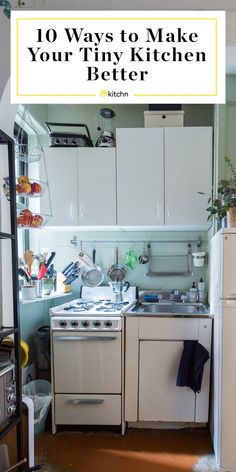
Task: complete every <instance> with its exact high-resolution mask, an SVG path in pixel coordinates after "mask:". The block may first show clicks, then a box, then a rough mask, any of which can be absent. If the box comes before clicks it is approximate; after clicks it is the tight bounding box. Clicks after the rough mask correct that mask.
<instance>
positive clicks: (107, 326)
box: [104, 320, 112, 328]
mask: <svg viewBox="0 0 236 472" xmlns="http://www.w3.org/2000/svg"><path fill="white" fill-rule="evenodd" d="M104 325H105V326H106V328H111V326H112V321H110V320H108V321H105V323H104Z"/></svg>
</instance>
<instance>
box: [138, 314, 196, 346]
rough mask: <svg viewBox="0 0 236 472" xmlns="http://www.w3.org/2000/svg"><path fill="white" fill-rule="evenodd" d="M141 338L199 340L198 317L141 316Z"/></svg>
mask: <svg viewBox="0 0 236 472" xmlns="http://www.w3.org/2000/svg"><path fill="white" fill-rule="evenodd" d="M139 339H164V340H165V339H166V340H171V339H173V340H183V341H184V340H192V341H194V340H197V339H198V319H197V318H195V319H189V318H139Z"/></svg>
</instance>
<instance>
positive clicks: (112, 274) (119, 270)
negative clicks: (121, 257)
mask: <svg viewBox="0 0 236 472" xmlns="http://www.w3.org/2000/svg"><path fill="white" fill-rule="evenodd" d="M107 275H108V277H109V278H110V280H111V281H112V282H122V281H123V280H125V277H126V275H127V270H126V268H125V267H124V266H122V265H120V264H118V247H117V248H116V263H115V264H112V266H111V267H110V268H109V269H108V272H107Z"/></svg>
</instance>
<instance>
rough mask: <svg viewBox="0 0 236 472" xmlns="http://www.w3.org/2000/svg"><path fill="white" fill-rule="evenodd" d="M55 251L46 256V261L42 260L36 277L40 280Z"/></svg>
mask: <svg viewBox="0 0 236 472" xmlns="http://www.w3.org/2000/svg"><path fill="white" fill-rule="evenodd" d="M55 255H56V253H55V251H53V252H51V254H50V256H49V257H48V258H47V260H46V262H42V263H41V265H40V269H39V274H38V279H39V280H41V279H42V278H43V277H45V275H46V272H47V270H48V267H49V266H50V264H51V262H52V261H53V259H54V257H55Z"/></svg>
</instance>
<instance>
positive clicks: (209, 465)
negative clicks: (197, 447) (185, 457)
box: [193, 454, 217, 472]
mask: <svg viewBox="0 0 236 472" xmlns="http://www.w3.org/2000/svg"><path fill="white" fill-rule="evenodd" d="M193 472H217V468H216V460H215V456H214V454H209V455H207V456H203V457H201V458H200V459H199V461H198V462H197V464H196V465H195V466H194V468H193Z"/></svg>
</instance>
